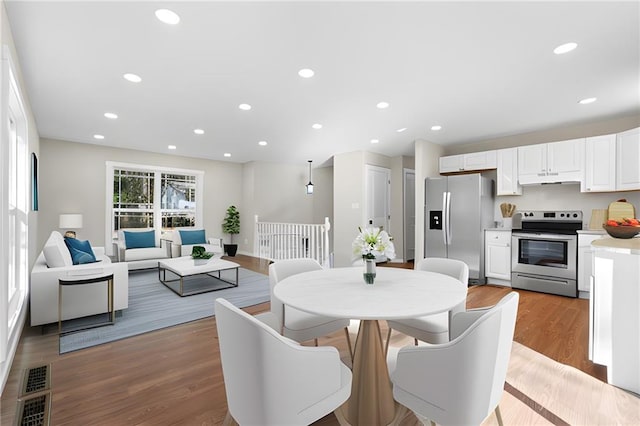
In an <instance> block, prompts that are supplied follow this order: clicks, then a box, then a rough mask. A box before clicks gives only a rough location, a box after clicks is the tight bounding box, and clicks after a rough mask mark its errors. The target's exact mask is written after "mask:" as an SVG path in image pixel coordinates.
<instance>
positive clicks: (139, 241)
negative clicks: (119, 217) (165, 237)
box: [124, 230, 156, 249]
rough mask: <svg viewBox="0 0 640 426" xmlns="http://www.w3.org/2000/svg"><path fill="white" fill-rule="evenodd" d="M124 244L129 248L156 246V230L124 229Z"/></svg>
mask: <svg viewBox="0 0 640 426" xmlns="http://www.w3.org/2000/svg"><path fill="white" fill-rule="evenodd" d="M124 244H125V246H126V247H127V248H128V249H133V248H147V247H155V246H156V231H154V230H151V231H141V232H128V231H124Z"/></svg>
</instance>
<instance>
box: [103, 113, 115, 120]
mask: <svg viewBox="0 0 640 426" xmlns="http://www.w3.org/2000/svg"><path fill="white" fill-rule="evenodd" d="M104 116H105V117H107V118H110V119H111V120H115V119H116V118H118V114H115V113H113V112H105V113H104Z"/></svg>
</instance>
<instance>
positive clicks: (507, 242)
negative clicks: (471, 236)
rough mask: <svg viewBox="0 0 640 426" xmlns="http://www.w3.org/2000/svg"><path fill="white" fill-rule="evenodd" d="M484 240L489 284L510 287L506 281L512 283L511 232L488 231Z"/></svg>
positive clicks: (486, 272)
mask: <svg viewBox="0 0 640 426" xmlns="http://www.w3.org/2000/svg"><path fill="white" fill-rule="evenodd" d="M484 238H485V240H484V241H485V275H486V277H487V283H488V284H503V285H505V284H507V285H508V283H506V282H505V281H511V231H510V230H504V231H500V230H487V231H485V232H484ZM501 280H502V281H501Z"/></svg>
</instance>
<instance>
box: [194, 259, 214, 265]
mask: <svg viewBox="0 0 640 426" xmlns="http://www.w3.org/2000/svg"><path fill="white" fill-rule="evenodd" d="M209 260H210V259H193V264H194V265H196V266H197V265H206V264H207V262H209Z"/></svg>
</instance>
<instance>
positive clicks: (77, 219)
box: [58, 214, 82, 229]
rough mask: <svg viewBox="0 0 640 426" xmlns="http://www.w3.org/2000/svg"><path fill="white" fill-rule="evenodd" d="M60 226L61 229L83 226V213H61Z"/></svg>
mask: <svg viewBox="0 0 640 426" xmlns="http://www.w3.org/2000/svg"><path fill="white" fill-rule="evenodd" d="M58 228H60V229H80V228H82V215H81V214H61V215H60V222H59V224H58Z"/></svg>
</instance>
